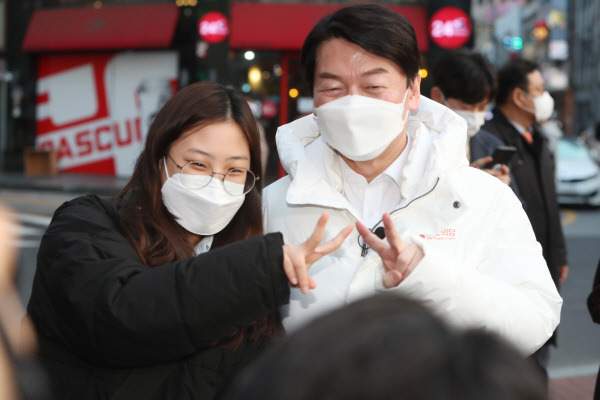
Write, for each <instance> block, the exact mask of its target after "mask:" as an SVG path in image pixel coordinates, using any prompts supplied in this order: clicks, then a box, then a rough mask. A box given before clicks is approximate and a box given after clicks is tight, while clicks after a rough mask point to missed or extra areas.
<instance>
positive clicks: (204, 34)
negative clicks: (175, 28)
mask: <svg viewBox="0 0 600 400" xmlns="http://www.w3.org/2000/svg"><path fill="white" fill-rule="evenodd" d="M198 33H200V37H201V38H202V40H205V41H207V42H208V43H220V42H222V41H223V40H225V38H226V37H227V35H229V22H228V21H227V17H226V16H225V15H223V14H221V13H220V12H218V11H211V12H208V13H206V14H205V15H204V16H203V17H202V18H201V19H200V22H199V23H198Z"/></svg>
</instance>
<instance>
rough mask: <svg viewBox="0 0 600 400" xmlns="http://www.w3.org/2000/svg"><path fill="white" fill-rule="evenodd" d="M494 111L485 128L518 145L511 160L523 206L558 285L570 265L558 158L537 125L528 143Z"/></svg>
mask: <svg viewBox="0 0 600 400" xmlns="http://www.w3.org/2000/svg"><path fill="white" fill-rule="evenodd" d="M493 114H494V117H493V118H492V119H491V120H490V121H487V122H486V123H485V124H484V125H483V127H482V129H483V130H486V131H488V132H490V133H492V134H493V135H495V136H496V137H497V138H498V139H500V140H501V141H502V143H504V144H505V145H509V146H514V147H516V148H517V154H516V156H515V157H514V158H513V160H512V162H511V163H510V169H511V170H510V172H511V176H512V177H513V178H514V180H515V182H516V184H517V187H518V188H519V195H520V197H521V199H522V202H523V207H524V208H525V212H526V213H527V216H528V217H529V221H530V222H531V226H532V227H533V231H534V232H535V237H536V239H537V240H538V242H540V244H541V245H542V250H543V252H544V258H545V259H546V262H547V263H548V269H549V270H550V275H552V279H553V280H554V283H555V284H556V286H557V287H558V286H559V282H558V272H559V271H558V268H559V267H560V266H562V265H567V250H566V245H565V239H564V236H563V231H562V227H561V225H560V209H559V206H558V202H557V199H556V188H555V183H554V171H555V166H554V158H553V156H552V154H551V153H550V150H549V149H548V144H547V140H546V138H545V137H544V136H543V134H542V133H541V132H540V129H539V127H538V126H537V125H535V124H534V126H533V127H534V129H533V132H532V135H533V139H534V141H533V144H528V143H526V142H525V140H523V138H522V135H521V134H520V133H519V131H517V129H516V128H515V127H514V126H513V125H512V124H511V123H510V121H509V120H508V119H507V118H506V116H505V115H504V114H503V113H502V112H501V111H500V110H499V109H498V108H495V109H494V110H493Z"/></svg>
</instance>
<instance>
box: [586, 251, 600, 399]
mask: <svg viewBox="0 0 600 400" xmlns="http://www.w3.org/2000/svg"><path fill="white" fill-rule="evenodd" d="M587 308H588V311H589V312H590V316H591V317H592V321H594V322H595V323H597V324H600V259H599V260H598V266H597V267H596V273H595V274H594V283H593V285H592V291H591V292H590V294H589V295H588V297H587ZM594 400H600V368H599V369H598V374H597V376H596V386H595V388H594Z"/></svg>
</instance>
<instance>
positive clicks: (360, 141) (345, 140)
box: [315, 89, 408, 161]
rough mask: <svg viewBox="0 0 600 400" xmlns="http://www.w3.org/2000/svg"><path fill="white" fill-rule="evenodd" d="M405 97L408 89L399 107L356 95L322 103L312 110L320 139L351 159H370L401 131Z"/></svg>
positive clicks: (387, 102) (379, 152) (381, 151)
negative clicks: (321, 137)
mask: <svg viewBox="0 0 600 400" xmlns="http://www.w3.org/2000/svg"><path fill="white" fill-rule="evenodd" d="M407 96H408V89H407V90H406V93H405V94H404V99H403V100H402V102H401V103H399V104H396V103H392V102H389V101H385V100H379V99H374V98H372V97H365V96H357V95H348V96H344V97H341V98H339V99H336V100H333V101H330V102H328V103H325V104H323V105H322V106H320V107H317V108H316V109H315V114H316V116H317V118H316V119H317V124H318V125H319V131H320V132H321V136H323V139H324V140H325V142H326V143H327V144H328V145H329V146H331V147H333V148H334V149H335V150H337V151H339V152H340V153H341V154H343V155H344V156H345V157H347V158H349V159H350V160H354V161H366V160H372V159H374V158H376V157H377V156H379V155H380V154H381V153H383V151H384V150H385V149H386V148H387V147H388V146H389V145H390V143H392V141H393V140H394V139H395V138H396V137H398V135H399V134H400V133H401V132H402V130H403V129H404V124H405V123H406V120H407V119H408V112H407V113H406V117H404V116H403V114H404V102H405V101H406V98H407Z"/></svg>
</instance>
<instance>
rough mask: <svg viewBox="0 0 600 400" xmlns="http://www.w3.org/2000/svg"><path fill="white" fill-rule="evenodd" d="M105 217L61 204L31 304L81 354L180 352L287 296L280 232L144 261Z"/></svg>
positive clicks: (138, 361)
mask: <svg viewBox="0 0 600 400" xmlns="http://www.w3.org/2000/svg"><path fill="white" fill-rule="evenodd" d="M88 200H89V199H88ZM92 203H93V201H92ZM106 219H107V217H106V214H105V213H103V212H100V210H98V208H97V207H94V206H93V204H92V205H90V204H81V203H79V204H76V205H72V206H69V205H67V206H65V207H63V208H62V209H60V210H59V211H57V213H56V214H55V218H54V219H53V221H52V223H51V225H50V227H49V228H48V231H47V233H46V234H45V235H44V238H43V239H42V243H41V246H40V251H39V254H38V271H37V273H36V277H35V279H34V286H33V290H32V299H31V301H30V305H29V308H28V311H29V312H30V314H31V316H32V318H33V319H34V322H35V323H36V328H37V329H38V330H40V333H41V334H44V335H45V336H47V337H49V338H50V339H52V340H57V341H59V342H61V344H63V345H66V346H68V348H69V349H70V350H71V351H73V352H74V353H75V354H77V355H79V356H80V357H83V358H84V359H87V360H90V361H92V362H95V363H99V364H101V365H111V366H136V365H145V364H151V363H155V362H161V361H168V360H176V359H179V358H181V357H183V356H185V355H188V354H191V353H193V352H195V351H197V350H198V349H199V348H201V347H202V346H203V345H206V344H207V343H209V342H211V341H214V340H218V339H221V338H224V337H227V336H229V335H230V334H232V333H233V332H235V331H236V330H238V329H239V328H240V327H243V326H246V325H248V324H249V323H251V322H252V321H254V320H256V319H257V318H259V317H261V316H263V315H266V314H268V313H270V312H272V311H274V310H276V309H278V308H279V307H280V306H281V305H283V304H285V303H287V301H288V299H289V286H288V283H287V278H286V276H285V273H284V271H283V268H282V265H283V249H282V245H283V239H282V236H281V234H279V233H274V234H269V235H265V236H259V237H255V238H252V239H248V240H245V241H241V242H237V243H233V244H230V245H228V246H224V247H222V248H219V249H215V250H213V251H210V252H208V253H205V254H201V255H199V256H196V257H190V258H188V259H185V260H181V261H177V262H172V263H169V264H166V265H162V266H158V267H154V268H148V267H146V266H145V265H143V264H142V262H141V260H140V259H139V257H138V256H137V254H136V253H135V251H134V249H133V247H132V246H131V245H130V244H129V242H128V241H127V239H126V238H125V237H124V236H123V235H122V234H121V233H120V232H119V231H118V229H115V228H116V224H115V223H114V221H111V222H112V223H108V222H107V221H106Z"/></svg>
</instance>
